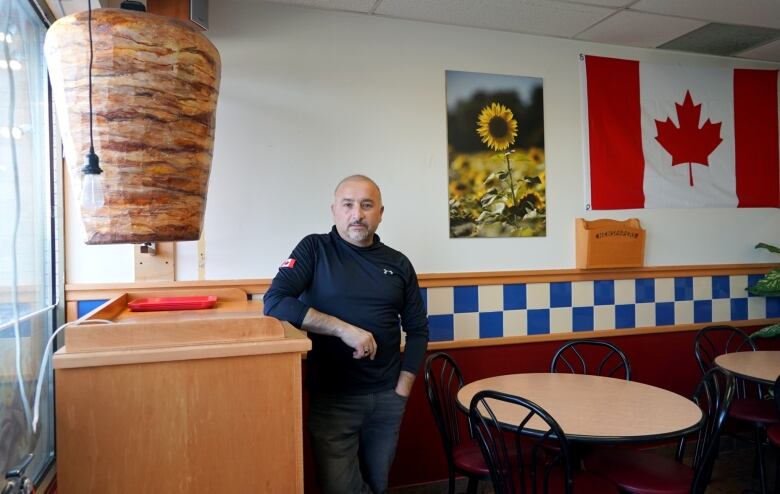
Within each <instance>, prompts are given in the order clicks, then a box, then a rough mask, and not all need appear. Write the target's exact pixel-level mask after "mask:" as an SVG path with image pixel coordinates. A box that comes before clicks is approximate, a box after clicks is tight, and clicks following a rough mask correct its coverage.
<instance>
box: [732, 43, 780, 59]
mask: <svg viewBox="0 0 780 494" xmlns="http://www.w3.org/2000/svg"><path fill="white" fill-rule="evenodd" d="M737 56H738V57H744V58H753V59H756V60H768V61H770V62H780V39H778V40H776V41H773V42H771V43H768V44H766V45H764V46H759V47H758V48H752V49H750V50H745V51H743V52H742V53H739V54H737Z"/></svg>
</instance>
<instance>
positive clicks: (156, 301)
mask: <svg viewBox="0 0 780 494" xmlns="http://www.w3.org/2000/svg"><path fill="white" fill-rule="evenodd" d="M216 303H217V297H216V296H215V295H203V296H194V297H157V298H139V299H136V300H133V301H132V302H130V303H129V304H127V306H128V307H129V308H130V310H132V311H134V312H148V311H154V310H193V309H211V308H212V307H214V305H215V304H216Z"/></svg>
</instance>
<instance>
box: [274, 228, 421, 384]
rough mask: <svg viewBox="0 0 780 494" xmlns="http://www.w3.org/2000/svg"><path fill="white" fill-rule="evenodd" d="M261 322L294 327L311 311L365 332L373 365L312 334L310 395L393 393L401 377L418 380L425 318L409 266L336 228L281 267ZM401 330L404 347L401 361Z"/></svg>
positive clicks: (308, 240)
mask: <svg viewBox="0 0 780 494" xmlns="http://www.w3.org/2000/svg"><path fill="white" fill-rule="evenodd" d="M263 301H264V303H265V308H264V312H265V314H266V315H269V316H273V317H276V318H277V319H282V320H284V321H289V322H290V323H292V324H294V325H295V326H297V327H299V328H300V327H301V325H302V324H303V318H304V317H305V316H306V312H307V311H308V310H309V308H310V307H313V308H314V309H316V310H318V311H320V312H323V313H325V314H329V315H331V316H334V317H337V318H339V319H341V320H343V321H346V322H348V323H350V324H353V325H355V326H357V327H359V328H362V329H365V330H366V331H370V332H371V334H372V335H373V336H374V339H375V340H376V343H377V352H376V357H375V358H374V360H370V359H369V358H362V359H354V358H352V352H353V349H352V348H350V347H349V346H347V345H346V344H345V343H344V342H342V341H341V339H339V338H337V337H334V336H327V335H321V334H317V333H309V337H310V338H311V340H312V349H311V351H310V352H309V355H308V360H307V366H308V369H307V385H308V386H309V388H310V389H312V390H318V391H323V392H333V393H345V394H364V393H374V392H378V391H385V390H388V389H392V388H394V387H395V385H396V383H397V382H398V375H399V373H400V371H401V370H405V371H409V372H411V373H413V374H416V373H417V371H418V369H419V368H420V364H421V363H422V359H423V357H424V354H425V350H426V348H427V346H428V318H427V316H426V314H425V306H424V303H423V300H422V297H421V296H420V288H419V286H418V284H417V275H416V274H415V272H414V268H413V267H412V264H411V263H410V262H409V259H407V258H406V256H404V255H403V254H401V253H400V252H398V251H396V250H393V249H391V248H390V247H388V246H386V245H384V244H383V243H381V242H380V240H379V236H378V235H374V243H373V244H372V245H370V246H368V247H358V246H355V245H352V244H350V243H349V242H346V241H345V240H344V239H342V238H341V237H340V236H339V234H338V232H337V231H336V228H335V227H333V229H332V230H331V232H330V233H328V234H313V235H308V236H306V237H305V238H304V239H303V240H301V242H300V243H299V244H298V245H297V246H296V247H295V249H294V250H293V252H292V254H291V255H290V258H289V259H288V260H287V261H286V262H285V263H283V264H282V267H281V268H279V272H278V273H277V274H276V277H274V280H273V283H271V288H270V289H269V290H268V292H267V293H266V294H265V296H264V297H263ZM401 326H403V330H404V331H405V332H406V346H405V349H404V356H403V360H402V359H401V351H400V344H401V332H400V329H401Z"/></svg>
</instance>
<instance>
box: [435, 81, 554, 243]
mask: <svg viewBox="0 0 780 494" xmlns="http://www.w3.org/2000/svg"><path fill="white" fill-rule="evenodd" d="M448 74H449V73H448ZM507 77H509V76H507ZM539 81H540V80H539ZM532 96H533V98H532V101H531V102H530V103H527V102H524V101H522V99H521V98H520V97H519V95H518V94H517V93H511V92H505V93H500V94H496V93H493V94H491V93H488V92H485V91H476V92H475V93H474V95H473V96H472V97H471V98H470V99H469V100H466V101H459V102H458V105H457V106H456V107H454V108H448V140H449V147H448V162H449V170H448V180H449V184H448V192H449V218H450V237H539V236H545V235H546V225H547V223H546V210H547V204H546V194H545V189H546V183H547V180H546V173H545V156H544V136H543V124H542V122H543V117H542V113H541V81H540V82H539V87H538V91H535V92H534V93H532Z"/></svg>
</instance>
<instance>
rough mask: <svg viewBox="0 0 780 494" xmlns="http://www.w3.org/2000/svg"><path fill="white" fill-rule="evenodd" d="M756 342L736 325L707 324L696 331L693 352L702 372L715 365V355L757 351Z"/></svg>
mask: <svg viewBox="0 0 780 494" xmlns="http://www.w3.org/2000/svg"><path fill="white" fill-rule="evenodd" d="M755 350H756V344H755V343H754V342H753V340H751V339H750V337H749V336H748V335H747V334H746V333H745V332H744V331H742V330H741V329H739V328H735V327H734V326H725V325H722V326H707V327H706V328H702V329H700V330H699V332H698V333H696V339H695V341H694V346H693V353H694V355H696V362H698V364H699V368H700V369H701V371H702V373H705V372H707V371H708V370H710V369H712V368H713V367H715V357H717V356H718V355H723V354H724V353H733V352H744V351H755Z"/></svg>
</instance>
